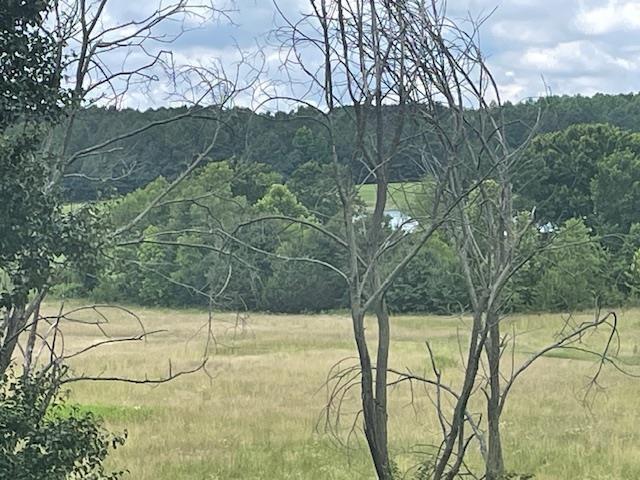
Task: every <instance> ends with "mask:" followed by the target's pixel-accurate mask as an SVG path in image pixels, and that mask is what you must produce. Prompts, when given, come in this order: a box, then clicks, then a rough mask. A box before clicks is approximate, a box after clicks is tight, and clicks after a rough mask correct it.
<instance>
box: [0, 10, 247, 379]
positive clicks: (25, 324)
mask: <svg viewBox="0 0 640 480" xmlns="http://www.w3.org/2000/svg"><path fill="white" fill-rule="evenodd" d="M107 4H108V0H60V1H55V2H51V8H50V9H49V10H48V13H47V18H46V19H44V20H43V21H42V23H41V26H40V27H41V34H42V35H43V36H46V37H47V38H50V39H53V40H54V41H55V43H56V44H57V51H56V54H55V59H54V60H55V61H54V65H53V68H54V69H55V72H56V75H55V79H54V82H53V83H54V84H53V85H51V86H50V87H52V88H56V89H60V90H62V91H64V92H65V93H66V100H67V102H66V108H65V113H66V115H65V117H64V119H63V121H62V122H60V123H58V124H50V125H43V127H47V128H48V132H49V133H48V135H47V136H46V139H45V141H44V142H43V146H42V151H41V157H42V162H44V163H46V167H47V170H48V172H49V179H48V186H47V188H48V189H50V190H54V189H58V188H59V187H60V185H61V183H62V182H63V180H64V179H65V178H68V177H73V176H78V175H79V174H78V173H75V172H74V171H73V167H74V166H75V163H76V162H78V160H80V159H82V158H85V157H87V156H92V155H104V156H114V155H116V154H119V153H121V152H120V149H119V148H114V147H115V145H116V144H117V143H118V142H120V141H122V140H125V139H128V138H132V137H135V136H136V135H139V134H140V133H142V132H145V131H147V130H150V129H154V128H157V127H159V126H161V125H163V124H167V123H170V122H177V121H180V120H181V119H183V118H186V117H191V116H193V115H203V116H204V114H205V113H206V115H207V116H208V118H211V119H213V120H214V121H215V120H216V119H217V117H218V116H219V115H220V114H221V112H223V111H224V110H225V109H226V108H227V107H228V106H229V105H230V104H231V102H232V101H233V99H234V98H235V96H236V95H237V93H238V91H239V90H241V87H239V85H240V81H239V75H240V74H239V72H237V71H236V72H235V74H236V75H235V76H233V75H231V76H229V75H227V72H225V71H224V69H223V68H222V66H221V64H220V63H216V61H215V59H212V61H211V64H210V65H208V66H207V65H201V66H197V65H179V64H176V63H175V61H174V59H173V56H172V52H171V44H172V43H173V41H174V40H175V39H177V38H179V37H180V36H181V35H184V34H185V33H187V32H188V30H189V28H193V27H191V26H189V25H195V24H197V21H195V22H194V19H195V20H201V21H202V22H206V21H208V20H210V19H212V18H214V17H218V16H226V15H227V14H228V12H226V11H224V10H221V9H220V8H218V7H217V6H216V5H215V4H214V2H199V3H198V4H195V5H194V4H192V3H191V2H189V1H187V0H174V1H171V2H149V3H148V4H145V7H146V8H145V9H144V10H143V11H142V13H141V16H140V17H139V18H129V19H123V20H121V21H119V20H114V19H113V18H112V17H110V16H108V15H107V14H106V8H107V6H108V5H107ZM169 27H170V28H169ZM167 31H170V32H172V33H169V34H167ZM117 55H120V56H121V57H122V58H125V59H126V60H125V61H124V63H122V62H120V63H119V64H118V63H116V62H113V61H110V60H112V59H113V58H114V56H117ZM161 81H164V82H166V87H167V88H166V91H167V92H169V93H168V95H169V96H171V98H172V99H173V100H176V101H180V102H181V103H182V104H185V105H187V106H188V107H189V108H188V109H187V110H186V111H185V112H182V113H180V114H178V115H175V116H174V117H171V118H168V119H165V120H161V121H156V122H151V123H149V124H147V125H144V126H142V127H139V128H136V129H132V130H130V131H126V132H124V133H122V134H120V135H117V136H115V137H113V138H111V139H108V140H106V141H104V142H101V143H99V144H96V145H92V146H90V147H87V148H85V149H83V150H80V151H76V152H73V151H70V149H69V143H70V139H71V135H72V133H73V130H74V128H75V125H76V121H77V118H78V115H79V113H80V112H81V110H82V109H83V108H86V107H87V106H90V105H102V106H113V107H116V108H117V107H119V106H121V105H122V102H123V101H124V100H125V99H126V97H127V95H130V94H132V93H134V92H135V93H138V94H142V95H144V94H146V93H148V92H150V87H151V86H152V85H153V84H154V83H155V82H161ZM155 100H157V99H155ZM162 100H163V101H165V100H167V99H166V98H163V99H162ZM216 140H217V137H216V135H214V136H213V138H211V139H210V143H209V145H208V146H207V147H206V148H205V149H204V150H203V151H202V152H201V153H200V154H199V155H197V156H196V157H195V158H194V159H192V161H191V162H190V163H189V164H188V166H187V167H186V168H185V170H184V171H183V172H181V173H180V174H179V175H178V176H177V177H176V178H175V180H174V181H173V182H171V183H170V184H169V186H168V187H167V189H166V191H164V192H161V193H160V194H159V195H158V196H157V197H156V198H154V199H153V200H152V201H151V202H150V203H149V204H148V205H145V206H144V207H143V208H142V209H141V211H140V212H138V214H137V215H136V216H135V218H134V219H132V220H131V222H129V223H128V224H127V225H118V226H116V227H115V229H114V230H113V231H112V232H110V234H109V236H110V237H111V238H112V241H117V240H113V239H117V238H119V237H121V236H123V235H124V234H125V233H126V232H128V231H129V230H130V229H131V228H133V227H134V226H135V225H136V224H137V223H138V222H140V221H141V220H142V219H143V218H144V217H145V216H146V215H147V214H148V213H149V211H151V210H152V209H153V208H154V207H155V206H156V205H157V204H158V203H159V202H160V201H162V199H163V198H164V197H165V196H166V195H168V194H169V193H170V192H171V191H172V190H173V189H175V187H176V186H177V185H178V184H179V183H180V182H182V181H183V180H184V179H185V178H187V177H188V176H189V175H190V174H191V172H193V171H194V170H195V169H196V168H197V167H198V166H199V165H201V164H202V163H203V162H204V161H205V160H206V158H207V155H208V154H209V153H210V152H211V150H212V149H213V148H214V147H215V145H216ZM114 158H115V157H114ZM85 180H86V181H99V182H102V181H109V180H110V179H105V178H97V179H94V178H89V177H86V178H85ZM51 281H52V279H49V280H48V281H46V282H44V283H43V285H42V286H41V287H40V288H39V289H38V291H36V292H35V293H33V294H32V295H30V297H29V299H28V300H26V301H25V302H23V304H18V305H13V306H12V307H11V308H10V309H8V310H7V311H6V312H2V313H3V317H4V318H3V320H4V327H5V328H4V330H3V336H2V338H1V339H0V373H4V372H5V371H6V369H7V368H8V366H9V365H10V364H11V363H12V361H13V360H14V357H15V353H16V349H17V347H19V342H20V339H21V334H22V333H23V332H27V331H28V332H29V334H28V337H27V340H26V342H27V343H26V348H24V349H22V351H23V353H24V361H23V367H24V369H25V371H26V372H28V371H31V370H33V368H34V366H35V361H34V355H35V353H34V352H35V351H36V346H35V344H36V342H37V341H38V339H40V340H42V336H41V334H40V333H38V328H39V326H40V325H41V321H42V319H41V316H40V315H41V314H40V305H41V303H42V301H43V300H44V298H45V297H46V294H47V291H48V288H49V286H50V283H51ZM62 359H64V356H61V357H59V358H58V360H62Z"/></svg>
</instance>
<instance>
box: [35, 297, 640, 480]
mask: <svg viewBox="0 0 640 480" xmlns="http://www.w3.org/2000/svg"><path fill="white" fill-rule="evenodd" d="M46 308H47V310H51V311H53V310H54V309H56V308H57V306H56V305H55V304H54V302H53V301H51V302H50V303H49V304H48V305H47V306H46ZM135 311H136V312H137V313H138V314H139V315H140V318H141V320H142V321H143V322H144V324H145V327H146V329H147V330H167V332H165V333H161V334H158V335H155V336H153V337H151V338H149V340H148V341H147V342H146V343H143V342H133V343H126V344H115V345H111V346H109V345H107V346H105V347H103V348H100V349H95V350H92V351H91V352H89V353H88V354H86V355H84V356H82V360H78V361H77V362H75V363H74V364H73V368H74V373H75V374H86V375H125V376H129V377H135V378H144V377H145V375H147V376H148V377H149V378H152V377H154V376H158V375H162V374H166V372H167V370H168V368H169V361H170V360H171V362H172V368H173V370H174V371H176V370H178V369H179V368H188V367H192V366H194V365H197V363H198V361H199V359H200V358H201V356H202V352H203V349H204V342H205V337H206V335H205V334H204V333H202V331H201V332H200V333H199V334H198V335H196V336H195V337H194V335H195V334H197V332H198V330H199V329H200V328H201V327H202V326H203V325H205V324H206V322H207V314H206V313H205V312H201V311H195V310H193V311H190V310H182V311H174V310H162V309H145V308H137V307H136V308H135ZM84 318H85V319H88V318H89V317H88V316H85V317H84ZM108 318H109V323H108V324H107V325H105V331H106V332H107V333H108V334H110V335H113V336H119V335H128V334H131V333H135V332H136V331H137V330H136V328H137V326H136V325H137V324H136V321H135V320H134V319H132V318H130V317H128V316H127V315H125V314H124V313H118V312H116V311H113V312H109V313H108ZM588 318H589V315H587V314H584V316H582V317H579V318H578V317H577V318H576V319H575V320H576V321H582V320H588ZM562 321H563V319H562V318H561V316H560V315H557V314H546V315H526V316H525V315H522V316H514V317H513V319H512V320H510V321H509V326H508V327H507V325H506V324H505V329H504V331H505V332H506V331H514V330H512V328H513V329H515V331H516V332H519V336H518V344H517V348H516V352H515V355H514V359H515V361H516V362H521V361H523V360H524V359H526V358H527V356H528V355H530V353H531V352H533V351H534V350H535V349H536V348H539V347H540V346H542V345H544V344H545V343H546V342H549V341H551V340H552V339H553V333H554V332H555V331H556V330H557V329H558V328H559V327H560V326H561V323H562ZM213 322H214V323H213V326H214V331H215V334H216V341H217V346H216V348H215V352H213V353H212V355H211V359H210V361H209V363H208V366H207V370H208V373H209V375H210V377H209V376H207V375H206V374H205V373H202V372H200V373H196V374H192V375H189V376H184V377H181V378H178V379H176V380H174V381H172V382H170V383H168V384H163V385H159V386H148V385H143V386H139V385H131V384H125V383H110V382H84V383H77V384H73V388H72V391H71V392H70V399H69V401H70V402H72V403H76V404H80V405H81V408H84V409H89V410H92V411H94V412H96V413H97V414H98V415H101V416H102V417H103V418H104V419H105V420H106V423H107V425H108V427H109V428H110V429H112V430H114V431H122V430H124V429H126V430H127V431H128V441H127V443H126V445H125V446H124V447H123V448H121V449H119V450H117V451H116V452H115V453H114V454H113V455H112V456H111V459H110V461H109V463H110V466H111V467H116V468H126V469H128V470H129V471H130V476H129V478H132V479H140V480H145V479H147V480H151V479H153V480H170V479H171V480H173V479H193V480H196V479H197V480H213V479H219V480H226V479H244V480H250V479H336V480H337V479H370V478H373V477H372V469H371V466H370V464H369V462H370V460H369V456H368V452H367V450H366V446H365V445H364V443H363V439H362V438H361V435H356V437H355V438H352V439H351V442H350V448H349V449H347V448H345V447H343V446H339V445H338V444H337V442H336V441H335V439H334V437H332V436H331V435H329V434H326V433H323V431H324V425H325V424H324V422H323V420H322V416H321V412H322V408H323V406H324V405H325V402H326V398H327V390H326V388H324V387H323V384H324V382H325V379H326V377H327V374H328V372H329V370H330V368H331V367H332V365H334V364H335V363H336V362H338V361H340V360H341V359H345V358H346V357H350V356H352V355H354V346H353V340H352V335H351V330H350V328H351V327H350V321H349V318H348V317H347V316H346V315H344V314H332V315H313V316H305V315H267V314H252V315H250V316H249V317H248V318H247V319H246V325H244V326H242V322H240V323H239V324H238V328H236V317H235V315H232V314H228V313H220V314H216V315H214V318H213ZM512 325H513V326H512ZM465 326H466V321H465V319H462V318H455V317H435V316H420V315H415V316H397V317H394V318H393V319H392V348H391V352H392V356H391V367H392V368H397V369H404V368H410V369H411V370H412V371H413V372H414V373H420V374H429V369H428V368H427V361H426V360H427V358H426V355H425V340H427V339H429V341H430V342H431V344H432V346H433V348H434V351H435V354H436V358H437V362H438V364H439V367H440V368H442V370H443V379H444V381H447V380H451V381H453V382H455V381H456V380H457V379H459V378H460V370H461V359H460V353H459V346H458V333H457V332H459V334H460V336H461V340H462V341H463V342H464V331H465V328H466V327H465ZM67 327H68V328H67V330H66V335H65V338H64V342H65V348H66V351H67V352H72V351H75V350H78V349H80V348H83V347H85V346H87V345H89V344H91V343H93V342H97V341H100V340H101V339H103V337H102V336H101V334H100V332H99V331H96V330H90V329H88V328H87V327H86V326H82V325H80V324H77V323H72V324H70V325H68V326H67ZM369 329H370V330H372V331H373V330H374V325H373V324H372V325H369ZM620 329H621V334H622V344H621V349H620V353H619V360H620V362H621V364H623V365H625V366H626V367H628V368H630V369H633V368H637V369H639V370H640V366H639V367H634V365H636V364H639V363H640V355H639V354H637V351H638V345H640V311H637V310H629V311H625V312H621V314H620ZM602 335H603V336H604V332H602ZM601 340H602V339H601V338H597V337H593V338H590V339H588V340H585V341H587V342H589V343H591V342H594V344H595V343H597V342H599V341H601ZM354 361H355V360H354V359H351V360H346V361H345V365H349V364H352V363H354ZM507 363H509V364H510V363H511V356H509V362H507ZM594 368H595V365H594V359H593V358H588V357H587V358H585V357H584V356H583V355H581V354H579V352H578V353H575V352H569V351H567V352H558V353H556V354H554V355H551V356H548V357H545V358H542V359H541V360H540V361H539V363H537V365H535V366H534V367H533V368H532V369H531V370H530V371H529V372H528V374H526V376H525V377H523V379H522V381H521V383H519V384H517V385H516V387H515V389H514V391H513V393H512V397H511V398H510V402H509V403H508V406H507V411H506V413H505V417H504V419H505V420H504V422H505V423H504V426H503V428H504V437H503V441H504V443H505V454H506V462H507V466H508V469H509V470H511V471H516V472H527V473H534V474H535V478H536V479H540V480H545V479H548V480H550V479H560V478H563V479H637V478H640V422H638V421H637V417H638V413H637V412H638V398H639V396H638V392H640V379H633V378H629V377H625V376H622V375H621V374H619V373H616V372H615V371H614V370H613V369H611V368H610V369H608V370H607V371H606V373H605V375H604V377H603V379H602V382H601V383H602V385H603V387H604V390H603V391H602V392H601V393H600V394H599V395H598V396H597V397H596V398H595V401H594V402H593V404H592V405H591V407H590V408H589V409H587V408H585V407H584V406H583V404H582V398H583V395H584V392H585V390H584V387H585V385H586V382H587V378H588V375H589V374H590V373H593V370H594ZM358 395H359V392H358V389H357V388H355V389H353V390H352V391H351V393H350V395H349V396H348V397H347V399H346V400H345V402H346V403H345V405H344V413H345V417H344V418H343V427H344V430H343V433H345V434H346V433H348V431H349V427H350V420H352V418H353V417H352V415H351V414H352V413H353V412H355V411H357V405H358V400H359V399H358ZM412 398H413V401H412ZM391 402H392V406H391V414H390V438H391V445H392V447H393V457H394V459H395V461H396V462H397V464H398V465H399V466H400V467H401V469H402V470H403V471H407V470H409V467H411V466H412V465H415V464H416V463H417V462H418V461H419V460H420V459H421V458H422V459H424V457H423V456H422V457H421V456H420V453H421V452H425V451H428V447H427V445H428V444H430V443H432V442H433V441H434V440H435V439H436V438H437V435H438V428H439V427H438V425H437V420H436V418H435V416H434V415H433V414H432V405H431V403H430V400H429V398H428V397H427V396H426V395H425V392H424V390H423V389H422V388H420V387H417V388H415V389H414V390H413V397H412V391H411V389H410V388H408V385H404V386H402V385H401V386H398V387H397V388H395V389H393V390H392V391H391ZM479 405H480V404H477V405H476V407H478V408H479ZM478 408H472V410H475V411H477V410H478ZM344 438H346V436H345V437H344ZM473 448H474V452H475V450H477V448H475V447H473ZM475 455H477V454H476V453H474V456H475ZM476 460H477V459H476ZM473 461H474V459H473V458H471V462H473ZM407 478H412V477H411V475H410V474H408V475H407Z"/></svg>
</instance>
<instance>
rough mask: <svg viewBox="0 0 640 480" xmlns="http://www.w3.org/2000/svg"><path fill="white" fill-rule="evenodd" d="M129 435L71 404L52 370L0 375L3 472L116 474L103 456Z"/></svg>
mask: <svg viewBox="0 0 640 480" xmlns="http://www.w3.org/2000/svg"><path fill="white" fill-rule="evenodd" d="M124 440H125V437H124V436H117V435H111V434H109V433H108V432H107V431H106V430H105V429H104V428H103V427H102V423H101V422H100V421H99V420H98V419H97V418H95V417H94V416H93V415H92V414H91V413H89V412H83V411H80V410H78V409H76V408H73V407H72V406H71V407H70V406H68V405H66V404H65V403H64V402H63V401H62V400H61V398H60V396H59V394H58V389H57V383H56V379H55V378H54V377H53V376H52V375H51V374H43V375H40V376H38V377H33V378H29V377H27V378H16V375H14V374H13V372H9V374H5V375H4V376H3V377H2V379H1V381H0V476H1V477H2V478H6V479H11V480H43V479H47V480H70V479H78V480H79V479H86V480H116V479H118V478H120V477H121V476H122V473H123V472H115V473H110V472H108V471H107V470H106V469H105V468H104V466H103V461H104V460H105V458H106V456H107V454H108V453H109V452H110V451H111V450H112V449H114V448H116V447H118V446H120V445H122V444H123V443H124Z"/></svg>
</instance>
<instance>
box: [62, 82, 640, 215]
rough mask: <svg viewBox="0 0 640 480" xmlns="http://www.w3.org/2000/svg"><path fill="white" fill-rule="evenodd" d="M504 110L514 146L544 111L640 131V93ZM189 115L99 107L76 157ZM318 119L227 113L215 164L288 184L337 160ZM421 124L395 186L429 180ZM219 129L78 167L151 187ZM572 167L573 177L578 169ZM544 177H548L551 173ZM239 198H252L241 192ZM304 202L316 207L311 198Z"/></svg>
mask: <svg viewBox="0 0 640 480" xmlns="http://www.w3.org/2000/svg"><path fill="white" fill-rule="evenodd" d="M503 110H504V114H505V120H506V123H507V125H508V131H507V134H508V137H509V139H510V141H511V143H512V145H514V146H515V145H520V144H522V142H523V141H524V140H525V139H526V138H527V136H528V135H529V134H530V131H531V128H532V127H533V125H534V124H535V121H536V118H537V116H538V113H539V111H540V110H542V111H543V115H542V121H541V123H540V125H539V127H538V131H539V132H540V133H548V132H556V131H560V130H563V129H566V128H568V127H570V126H572V125H575V124H586V123H600V124H603V123H609V124H611V125H614V126H616V127H619V128H622V129H628V130H630V131H637V130H638V129H639V128H640V127H639V125H640V95H637V94H629V95H595V96H594V97H581V96H576V97H568V96H565V97H550V98H545V99H541V100H538V101H535V102H525V103H520V104H517V105H512V104H506V105H505V106H504V107H503ZM184 112H185V110H184V108H174V109H169V108H161V109H157V110H148V111H146V112H138V111H135V110H130V109H124V110H115V109H102V108H96V107H94V108H89V109H87V110H83V111H81V112H80V114H79V117H78V121H77V125H76V127H75V128H74V131H73V135H72V139H71V144H70V151H71V152H73V151H77V150H80V149H82V148H84V147H87V146H89V145H94V144H96V143H99V142H101V141H104V140H107V139H110V138H112V137H113V136H115V135H117V134H121V133H123V132H125V131H129V130H130V129H132V128H138V127H141V126H143V125H146V124H147V123H148V122H151V121H157V120H162V119H167V118H170V117H172V116H175V115H177V114H181V113H184ZM387 114H388V115H393V114H394V112H393V107H389V109H388V113H387ZM317 115H318V114H317V112H314V111H313V109H309V108H300V109H298V110H297V111H294V112H290V113H284V112H278V113H275V114H274V113H264V114H257V113H252V112H250V111H249V110H246V109H234V110H231V111H228V112H225V113H224V114H223V117H224V118H222V120H223V121H224V123H225V128H223V129H222V130H220V132H219V141H218V144H217V146H216V148H215V150H214V152H212V158H211V160H212V161H219V160H224V159H229V158H236V159H238V160H237V161H238V162H243V163H244V164H245V165H251V164H255V163H263V164H266V165H269V166H270V167H271V168H272V169H273V170H274V171H276V172H277V173H279V174H280V175H282V177H283V179H284V180H288V178H289V176H291V175H293V174H294V172H295V171H296V170H297V169H298V168H300V167H301V166H302V165H304V164H305V163H307V162H310V161H312V162H316V163H318V164H320V165H322V164H324V163H326V161H327V159H328V158H329V155H330V152H329V150H328V147H327V145H328V142H327V139H326V135H327V132H326V131H325V130H324V128H323V127H322V126H321V123H319V122H314V121H312V120H313V119H314V118H317ZM444 117H446V115H444V116H443V118H444ZM414 120H415V119H413V118H409V119H407V134H408V136H410V137H411V138H413V141H412V142H410V143H408V144H406V145H404V146H403V148H402V151H401V152H400V157H399V159H398V161H397V162H394V167H393V170H392V172H391V177H390V180H391V181H404V180H417V179H419V178H421V177H422V176H423V175H424V174H425V166H424V165H421V164H419V162H417V163H416V159H417V158H420V152H421V151H423V149H424V143H425V141H427V142H429V136H428V135H427V136H426V137H425V135H424V134H422V133H421V132H422V130H423V129H421V128H420V125H418V123H417V122H415V121H414ZM334 122H335V124H336V129H335V130H336V134H337V135H338V137H337V138H336V141H337V153H338V156H339V158H341V159H345V162H347V163H348V165H347V166H348V167H349V169H350V171H351V175H353V178H354V181H361V180H364V179H365V178H366V177H367V175H368V174H369V173H370V172H367V171H366V169H365V168H363V167H362V164H361V163H360V162H358V161H357V158H354V155H353V153H354V152H353V124H352V121H351V117H350V116H349V115H348V108H346V109H344V110H341V111H338V112H336V113H335V118H334ZM217 126H218V123H217V122H214V121H207V120H205V119H203V118H190V119H183V120H181V121H179V122H172V123H169V124H167V125H163V126H160V127H155V128H153V129H150V130H148V131H146V132H144V133H143V134H141V135H138V136H136V138H135V139H129V140H126V141H122V142H119V143H118V144H117V145H113V146H114V147H122V148H123V153H122V154H117V155H120V156H119V157H114V156H112V155H105V156H91V157H87V158H84V159H81V160H79V161H78V163H77V164H76V166H75V168H76V169H77V170H78V171H81V172H83V173H85V174H88V175H91V176H94V177H96V176H97V177H108V176H118V175H119V174H122V163H121V162H119V161H114V160H123V161H124V164H126V165H135V169H134V172H133V174H132V175H129V176H128V177H126V178H124V179H122V180H119V181H117V182H113V183H112V184H110V186H108V187H105V186H104V185H103V186H102V187H101V188H102V193H103V194H108V195H111V194H113V193H114V192H116V193H117V192H120V193H127V192H130V191H133V190H135V189H137V188H139V187H140V186H143V185H146V184H147V183H148V182H150V181H152V180H153V179H155V178H156V177H157V176H158V175H162V176H164V177H165V178H168V179H172V178H174V177H175V176H176V175H177V174H178V173H179V172H180V171H181V170H182V169H183V168H184V166H185V165H187V164H188V162H189V161H190V160H191V159H192V158H193V156H194V155H196V154H197V153H199V152H200V151H202V149H203V148H204V146H205V145H206V144H207V143H208V142H209V141H210V140H211V138H212V136H213V134H214V131H215V130H216V128H217ZM413 133H415V136H413V135H412V134H413ZM432 143H433V145H432V146H431V147H430V148H431V149H432V150H433V154H434V155H437V146H436V145H437V142H436V141H435V140H434V141H433V142H432ZM567 168H568V169H569V171H570V168H571V166H570V165H569V166H568V167H567ZM530 173H532V174H533V176H532V175H527V177H526V178H524V181H526V182H528V185H529V186H530V189H531V190H530V191H529V192H528V193H527V195H528V194H533V197H532V198H538V197H536V196H535V188H536V187H537V186H538V185H539V184H540V183H541V182H543V180H544V179H542V178H538V176H537V173H538V172H536V171H535V170H531V171H530ZM543 173H545V175H546V174H547V173H548V172H547V171H543ZM585 173H588V172H585ZM545 178H546V177H545ZM563 181H564V180H563ZM66 186H67V189H68V190H67V195H68V196H69V198H70V199H75V200H86V199H91V198H96V196H97V195H98V194H99V189H98V187H97V186H96V184H95V183H89V182H86V181H83V180H82V179H78V178H72V179H68V181H67V183H66ZM580 188H584V189H586V190H585V191H584V192H583V193H585V192H586V195H588V190H589V182H588V181H587V182H586V183H585V182H582V183H581V184H580ZM235 193H236V194H238V195H242V194H246V192H240V191H237V192H235ZM296 193H299V192H296ZM303 203H305V205H306V206H307V207H308V208H311V206H310V205H309V204H307V202H306V200H304V201H303ZM572 207H575V205H573V206H572ZM560 210H561V211H562V210H563V209H562V208H560ZM571 212H572V209H569V210H567V216H565V217H563V218H561V219H560V220H563V219H566V218H568V217H569V216H571V215H574V213H571ZM551 213H552V214H555V213H556V212H551Z"/></svg>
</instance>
